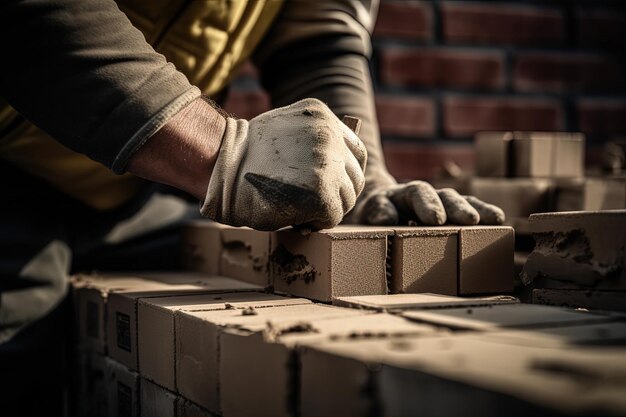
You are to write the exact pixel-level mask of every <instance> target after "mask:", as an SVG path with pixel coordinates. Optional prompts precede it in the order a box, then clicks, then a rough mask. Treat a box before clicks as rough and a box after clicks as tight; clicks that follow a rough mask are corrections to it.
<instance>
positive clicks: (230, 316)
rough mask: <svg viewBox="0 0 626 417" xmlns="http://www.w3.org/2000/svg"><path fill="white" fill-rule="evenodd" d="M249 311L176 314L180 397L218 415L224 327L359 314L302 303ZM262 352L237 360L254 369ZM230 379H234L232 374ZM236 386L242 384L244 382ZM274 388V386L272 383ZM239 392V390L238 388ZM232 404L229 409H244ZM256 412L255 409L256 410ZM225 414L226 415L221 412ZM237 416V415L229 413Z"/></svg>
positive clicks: (261, 326)
mask: <svg viewBox="0 0 626 417" xmlns="http://www.w3.org/2000/svg"><path fill="white" fill-rule="evenodd" d="M249 312H250V311H249V310H233V309H231V310H220V311H195V312H182V311H177V312H176V314H175V320H176V330H177V337H176V382H177V387H178V390H179V392H180V394H181V395H183V396H184V397H185V398H188V399H190V400H191V401H193V402H195V403H197V404H199V405H201V406H203V407H205V408H207V409H208V410H209V411H211V412H214V413H219V412H221V411H222V406H221V405H220V395H219V381H220V371H219V370H220V361H221V354H222V353H223V352H224V351H223V350H220V349H219V346H220V336H221V334H222V332H223V331H224V329H225V328H245V329H247V330H248V331H255V330H256V331H262V330H263V329H265V328H266V327H267V326H268V325H271V326H278V325H280V324H281V323H298V322H301V321H311V320H313V319H316V320H324V319H328V318H333V317H346V316H351V315H359V314H362V313H361V312H358V311H355V310H350V309H341V308H337V307H330V306H325V305H316V304H304V305H294V306H283V307H268V308H257V309H255V310H253V314H249ZM261 355H262V353H261V352H259V353H258V354H257V353H255V354H254V355H252V356H251V357H239V358H238V360H240V361H242V362H243V361H253V362H254V367H259V368H260V367H264V366H266V365H265V364H263V363H261V361H259V360H257V358H259V357H261ZM232 377H236V376H235V375H232ZM239 383H241V384H245V383H246V381H245V380H240V381H239ZM271 385H272V386H276V383H272V384H271ZM242 389H243V388H242ZM238 401H239V402H240V403H243V404H235V405H233V407H235V408H236V407H245V405H246V404H245V403H246V401H243V402H242V401H241V397H239V398H238ZM284 407H285V405H284V404H274V405H272V408H271V409H268V411H267V414H268V415H272V414H273V413H272V412H270V410H276V409H283V408H284ZM257 412H258V409H257ZM225 415H226V413H225ZM233 415H237V414H233Z"/></svg>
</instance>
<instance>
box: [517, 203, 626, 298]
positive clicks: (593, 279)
mask: <svg viewBox="0 0 626 417" xmlns="http://www.w3.org/2000/svg"><path fill="white" fill-rule="evenodd" d="M530 228H531V231H532V233H533V236H534V238H535V242H536V243H535V248H534V250H533V252H532V253H531V254H530V255H529V256H528V261H527V262H526V264H525V265H524V270H523V272H522V282H523V283H524V284H526V285H530V284H532V285H533V286H534V287H535V288H553V289H608V290H625V289H626V258H625V257H624V247H625V246H626V210H606V211H597V212H566V213H544V214H534V215H532V216H530Z"/></svg>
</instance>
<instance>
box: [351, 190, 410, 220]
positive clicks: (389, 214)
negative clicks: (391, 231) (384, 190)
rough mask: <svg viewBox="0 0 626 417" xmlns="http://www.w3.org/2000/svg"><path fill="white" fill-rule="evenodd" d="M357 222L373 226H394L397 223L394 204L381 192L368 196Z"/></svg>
mask: <svg viewBox="0 0 626 417" xmlns="http://www.w3.org/2000/svg"><path fill="white" fill-rule="evenodd" d="M361 210H362V211H361V215H360V216H359V217H360V218H359V222H360V223H361V224H371V225H374V226H395V225H397V224H398V223H399V221H400V219H399V216H398V210H397V209H396V206H395V205H394V204H393V203H392V202H391V200H389V198H387V197H386V196H385V195H383V194H375V195H373V196H372V197H371V198H369V199H368V200H367V201H366V202H365V204H364V205H363V207H362V209H361Z"/></svg>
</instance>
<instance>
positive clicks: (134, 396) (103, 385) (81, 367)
mask: <svg viewBox="0 0 626 417" xmlns="http://www.w3.org/2000/svg"><path fill="white" fill-rule="evenodd" d="M76 358H77V363H76V380H75V381H76V383H77V391H76V392H75V394H76V395H75V397H74V404H73V410H74V412H75V414H76V415H78V416H91V417H122V416H123V417H211V416H213V415H214V414H211V413H209V412H208V411H206V410H203V409H202V408H201V407H198V406H197V405H196V404H194V403H192V402H191V401H188V400H186V399H185V398H183V397H182V396H180V395H177V394H175V393H173V392H171V391H169V390H167V389H165V388H163V387H161V386H159V385H157V384H155V383H153V382H151V381H149V380H147V379H145V378H141V377H140V376H139V374H138V373H137V372H135V371H132V370H131V369H129V368H127V367H126V366H124V365H122V364H120V363H118V362H117V361H115V360H113V359H111V358H107V357H105V356H102V355H100V354H95V353H88V352H77V356H76Z"/></svg>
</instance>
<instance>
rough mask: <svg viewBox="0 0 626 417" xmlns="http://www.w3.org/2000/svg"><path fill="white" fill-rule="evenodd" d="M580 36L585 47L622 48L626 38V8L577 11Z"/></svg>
mask: <svg viewBox="0 0 626 417" xmlns="http://www.w3.org/2000/svg"><path fill="white" fill-rule="evenodd" d="M576 21H577V27H578V37H579V42H580V45H582V46H584V47H599V48H607V47H609V48H622V49H623V47H624V39H626V12H625V11H624V9H589V8H582V7H579V8H578V9H577V11H576Z"/></svg>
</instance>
